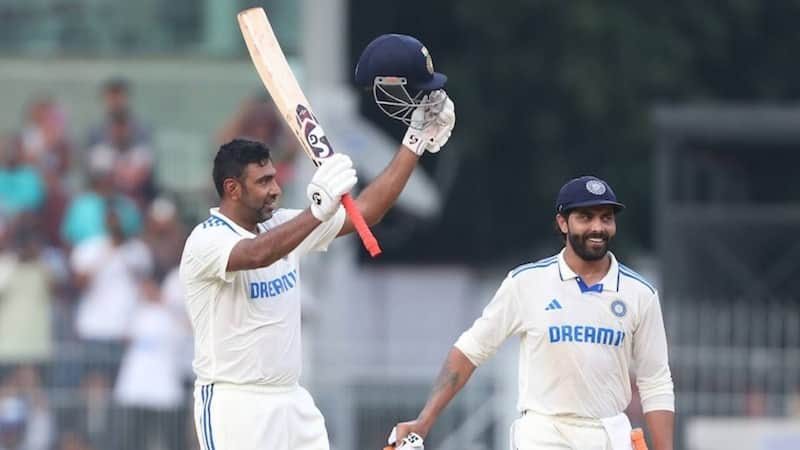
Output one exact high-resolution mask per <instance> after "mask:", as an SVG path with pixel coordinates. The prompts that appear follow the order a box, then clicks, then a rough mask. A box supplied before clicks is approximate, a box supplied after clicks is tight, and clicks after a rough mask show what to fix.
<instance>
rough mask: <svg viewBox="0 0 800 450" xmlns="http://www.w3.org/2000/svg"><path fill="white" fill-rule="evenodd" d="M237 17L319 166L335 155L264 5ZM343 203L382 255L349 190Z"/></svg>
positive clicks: (272, 90)
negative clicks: (284, 52) (282, 47)
mask: <svg viewBox="0 0 800 450" xmlns="http://www.w3.org/2000/svg"><path fill="white" fill-rule="evenodd" d="M237 18H238V20H239V28H240V29H241V30H242V36H244V41H245V43H247V50H248V51H249V52H250V58H251V59H252V60H253V64H254V65H255V66H256V70H257V71H258V75H259V76H260V77H261V81H262V82H263V83H264V87H266V88H267V91H269V95H270V96H271V97H272V100H273V101H274V102H275V106H276V107H277V108H278V110H279V111H280V113H281V116H283V119H284V120H285V121H286V123H287V125H289V128H291V130H292V132H293V133H294V135H295V136H296V137H297V139H298V140H299V141H300V145H301V146H302V147H303V150H305V152H306V154H307V155H308V157H309V158H311V161H313V162H314V164H315V165H317V166H319V165H320V164H322V161H323V160H324V159H325V158H328V157H329V156H331V155H333V148H331V145H330V142H329V141H328V138H327V137H326V136H325V132H324V131H323V130H322V127H321V126H320V125H319V122H318V121H317V118H316V116H314V113H313V112H312V111H311V106H310V104H309V103H308V100H307V99H306V96H305V94H303V91H302V90H301V89H300V85H299V84H298V83H297V79H295V77H294V74H293V73H292V69H291V68H290V67H289V63H288V62H287V61H286V57H285V56H284V54H283V51H282V50H281V47H280V44H279V43H278V39H277V38H276V37H275V33H274V32H273V31H272V26H271V25H270V23H269V19H267V14H266V13H265V12H264V9H263V8H251V9H246V10H244V11H241V12H240V13H239V14H238V16H237ZM342 205H344V208H345V210H346V211H347V216H348V217H349V218H350V221H352V222H353V225H354V226H355V229H356V231H357V232H358V235H359V236H360V237H361V241H362V242H363V243H364V247H366V249H367V251H369V254H370V255H371V256H372V257H375V256H377V255H379V254H380V253H381V249H380V247H379V246H378V241H377V240H376V239H375V236H373V235H372V232H371V231H370V229H369V226H368V225H367V223H366V222H365V221H364V217H363V216H362V215H361V212H360V211H359V210H358V208H357V207H356V204H355V202H354V201H353V198H352V196H350V194H345V195H343V196H342Z"/></svg>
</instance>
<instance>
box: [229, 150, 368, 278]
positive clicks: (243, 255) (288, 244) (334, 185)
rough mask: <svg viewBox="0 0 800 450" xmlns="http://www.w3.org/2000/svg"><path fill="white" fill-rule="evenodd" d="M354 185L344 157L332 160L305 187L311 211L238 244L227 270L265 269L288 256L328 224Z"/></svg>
mask: <svg viewBox="0 0 800 450" xmlns="http://www.w3.org/2000/svg"><path fill="white" fill-rule="evenodd" d="M356 181H357V178H356V171H355V169H353V162H352V161H351V160H350V158H349V157H348V156H346V155H343V154H337V155H334V156H331V157H330V158H329V159H328V161H326V162H325V163H324V164H323V165H321V166H320V167H319V168H318V169H317V171H316V172H315V173H314V176H313V177H312V178H311V182H310V183H309V184H308V189H307V190H306V193H307V194H308V198H309V200H310V201H311V207H310V208H308V209H306V210H304V211H303V212H301V213H300V214H298V215H297V216H296V217H294V218H292V219H291V220H288V221H287V222H284V223H282V224H281V225H279V226H277V227H275V228H273V229H271V230H269V232H268V233H262V234H260V235H258V236H257V237H255V238H252V239H242V240H240V241H239V242H237V243H236V245H235V246H234V247H233V249H232V250H231V252H230V256H229V257H228V265H227V267H226V270H227V271H228V272H234V271H237V270H247V269H253V268H256V267H266V266H269V265H270V264H272V263H274V262H275V261H277V260H279V259H280V258H283V257H284V256H286V255H288V254H289V253H290V252H291V251H292V250H294V249H295V248H297V246H298V245H300V243H302V242H303V240H304V239H306V238H307V237H308V236H309V235H310V234H311V233H312V232H313V231H314V230H315V229H316V228H317V227H319V225H320V224H321V223H322V222H326V223H328V224H330V223H329V222H328V221H330V220H331V219H332V218H333V216H334V215H335V214H336V212H337V211H338V210H339V207H340V204H341V200H342V194H344V193H346V192H349V191H350V190H351V189H352V188H353V186H355V184H356ZM340 223H341V222H340Z"/></svg>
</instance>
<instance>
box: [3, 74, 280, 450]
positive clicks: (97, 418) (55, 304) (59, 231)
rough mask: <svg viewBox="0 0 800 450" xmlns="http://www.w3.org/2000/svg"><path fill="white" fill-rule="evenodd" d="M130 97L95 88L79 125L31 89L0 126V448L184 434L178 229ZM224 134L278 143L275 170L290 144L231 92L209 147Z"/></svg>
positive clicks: (187, 370) (188, 377) (259, 106)
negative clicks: (89, 119) (8, 122)
mask: <svg viewBox="0 0 800 450" xmlns="http://www.w3.org/2000/svg"><path fill="white" fill-rule="evenodd" d="M130 94H131V92H130V86H129V83H128V82H127V81H126V80H124V79H111V80H108V81H107V82H106V83H104V84H103V86H101V98H102V108H98V109H99V110H102V118H101V119H100V120H99V121H98V122H97V123H96V124H95V125H94V126H92V127H90V129H88V130H83V131H82V132H81V130H71V129H69V123H68V120H67V115H66V114H65V108H64V107H63V105H60V104H59V103H58V101H57V100H56V99H54V98H51V97H47V96H42V97H39V98H36V99H34V100H33V101H31V103H30V104H29V106H28V107H27V110H26V112H25V116H24V121H23V124H22V125H21V126H20V129H19V130H16V131H15V132H12V133H9V134H8V135H6V136H2V137H0V450H52V449H55V450H90V449H92V450H108V449H123V450H124V449H142V450H147V449H163V450H185V449H192V448H194V445H196V444H195V441H196V439H194V438H193V435H194V428H193V425H192V424H191V420H192V419H191V416H192V415H191V410H192V407H191V387H192V382H193V377H192V374H191V358H192V347H191V345H192V344H191V328H190V324H189V322H188V318H187V317H186V313H185V309H184V304H183V303H184V300H183V293H182V289H181V285H180V282H179V280H178V273H177V265H178V263H179V260H180V255H181V251H182V248H183V242H184V240H185V237H186V235H187V232H188V225H189V224H188V223H185V222H186V221H185V220H183V219H182V217H184V215H183V214H182V211H181V208H180V204H179V202H178V201H176V198H175V197H174V196H172V194H171V193H169V192H164V190H162V189H159V185H158V184H159V183H158V182H157V181H158V180H157V179H156V176H155V173H156V172H155V170H154V169H155V165H156V161H157V158H156V156H157V155H156V153H155V144H154V138H153V136H154V130H153V129H152V128H151V127H150V124H148V123H147V121H146V119H145V118H143V117H140V116H139V115H138V114H137V113H136V111H133V110H132V105H131V101H130ZM98 115H100V114H98ZM76 136H77V137H76ZM238 136H247V137H251V138H256V139H260V140H262V141H265V142H267V143H268V144H270V145H271V146H273V147H275V148H279V149H282V151H280V152H278V153H276V155H275V160H276V161H275V162H276V165H277V166H278V168H279V177H280V178H281V180H282V181H284V182H285V181H286V180H287V178H290V177H291V167H292V166H291V160H292V158H293V156H294V154H296V150H295V149H294V148H293V147H292V146H291V145H289V142H290V140H289V139H286V136H287V133H285V132H284V130H283V129H282V125H281V121H280V119H279V117H278V116H277V115H276V113H275V111H274V109H273V108H272V106H271V105H270V104H269V103H268V102H267V101H266V100H265V99H263V98H252V99H247V100H246V101H244V102H243V103H242V105H241V108H240V110H239V111H238V112H237V113H235V115H234V116H233V117H232V118H231V120H230V121H228V123H226V124H224V126H223V127H222V128H221V129H220V130H219V131H218V132H217V135H216V140H217V141H218V142H217V144H218V143H220V142H224V141H227V140H230V139H231V138H233V137H238ZM208 157H209V158H212V157H213V154H210V155H209V156H208ZM209 192H211V183H210V175H209ZM209 200H210V203H211V202H213V199H211V198H210V199H209Z"/></svg>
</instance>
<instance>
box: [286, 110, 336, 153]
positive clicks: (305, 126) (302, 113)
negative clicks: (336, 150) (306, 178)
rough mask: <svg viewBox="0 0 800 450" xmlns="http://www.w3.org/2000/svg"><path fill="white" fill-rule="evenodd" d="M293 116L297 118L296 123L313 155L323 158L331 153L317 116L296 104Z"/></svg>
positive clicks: (331, 150)
mask: <svg viewBox="0 0 800 450" xmlns="http://www.w3.org/2000/svg"><path fill="white" fill-rule="evenodd" d="M295 117H296V118H297V124H298V125H300V128H301V129H302V130H303V136H304V137H305V140H306V142H307V143H308V146H309V147H310V148H311V151H312V152H314V156H315V157H317V158H318V159H324V158H327V157H329V156H331V155H333V149H332V148H331V144H330V143H328V138H327V137H326V136H325V131H323V130H322V127H321V126H319V123H318V122H317V118H316V117H314V115H313V114H311V111H309V110H308V108H306V107H305V106H303V105H297V110H296V112H295Z"/></svg>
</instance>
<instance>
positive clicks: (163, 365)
mask: <svg viewBox="0 0 800 450" xmlns="http://www.w3.org/2000/svg"><path fill="white" fill-rule="evenodd" d="M142 287H143V289H142V299H143V302H141V303H140V304H139V306H138V307H137V308H136V310H135V312H134V313H133V315H132V317H131V326H130V333H129V339H130V341H129V345H128V348H127V350H126V352H125V356H124V358H123V361H122V366H121V367H120V373H119V377H118V379H117V383H116V386H115V390H114V398H115V400H116V402H117V404H118V405H119V406H121V407H122V413H121V414H120V420H119V426H118V429H117V430H116V431H115V433H114V434H115V436H117V437H118V438H119V442H118V444H117V445H116V446H115V448H119V449H123V450H124V449H131V450H133V449H146V448H151V447H150V446H151V445H152V444H153V441H159V442H160V444H159V445H160V448H164V447H167V448H183V447H184V446H185V444H183V443H181V444H178V442H177V441H178V440H179V439H181V438H182V437H183V436H184V433H183V432H182V430H181V427H180V425H181V424H182V423H183V422H181V421H180V414H179V412H180V409H181V407H182V406H183V405H184V403H185V402H184V391H183V389H182V384H181V381H182V375H181V367H180V363H181V355H180V354H179V351H180V344H181V343H182V341H181V338H182V337H183V336H182V334H181V332H180V329H181V327H182V325H183V324H181V323H178V322H176V318H175V315H174V314H173V312H172V310H171V309H170V307H169V306H168V305H166V304H165V303H164V301H163V298H162V294H161V291H160V288H159V286H158V284H157V283H156V281H155V280H154V279H149V280H146V281H145V282H143V285H142Z"/></svg>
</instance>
